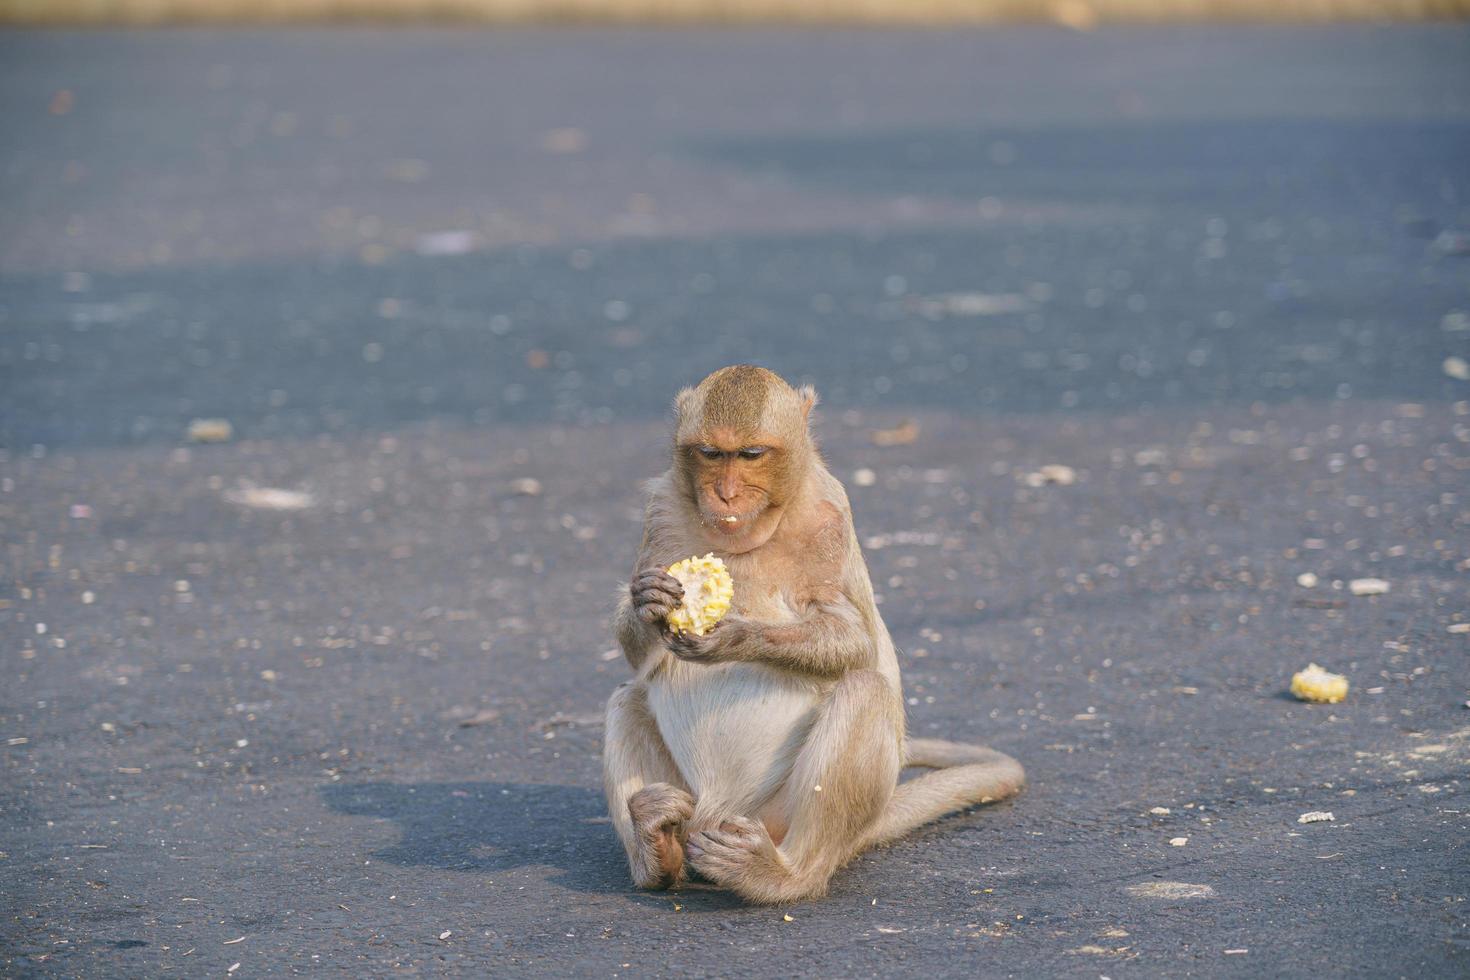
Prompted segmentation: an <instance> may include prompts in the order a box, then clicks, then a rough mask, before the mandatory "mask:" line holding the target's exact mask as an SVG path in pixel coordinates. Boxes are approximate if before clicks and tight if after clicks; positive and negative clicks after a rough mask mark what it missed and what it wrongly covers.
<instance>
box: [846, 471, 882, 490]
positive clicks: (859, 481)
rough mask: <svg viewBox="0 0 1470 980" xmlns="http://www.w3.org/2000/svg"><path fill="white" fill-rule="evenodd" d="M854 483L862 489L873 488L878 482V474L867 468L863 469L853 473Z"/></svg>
mask: <svg viewBox="0 0 1470 980" xmlns="http://www.w3.org/2000/svg"><path fill="white" fill-rule="evenodd" d="M852 482H853V483H854V484H856V485H857V486H860V487H871V486H872V485H873V484H875V483H877V482H878V474H877V473H874V472H873V471H872V470H870V469H868V468H867V467H863V468H862V469H860V470H854V471H853V474H852Z"/></svg>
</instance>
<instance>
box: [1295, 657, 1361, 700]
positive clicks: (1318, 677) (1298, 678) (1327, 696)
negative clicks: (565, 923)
mask: <svg viewBox="0 0 1470 980" xmlns="http://www.w3.org/2000/svg"><path fill="white" fill-rule="evenodd" d="M1347 692H1348V679H1347V678H1346V677H1344V676H1342V675H1341V674H1333V673H1331V672H1329V671H1326V670H1323V669H1322V668H1321V667H1318V666H1317V665H1316V664H1307V669H1306V670H1299V671H1297V672H1296V673H1295V674H1294V675H1292V678H1291V693H1292V694H1295V695H1296V696H1297V697H1298V698H1300V699H1301V700H1303V701H1317V702H1319V703H1321V704H1336V703H1337V702H1339V701H1341V700H1342V699H1343V698H1345V697H1347Z"/></svg>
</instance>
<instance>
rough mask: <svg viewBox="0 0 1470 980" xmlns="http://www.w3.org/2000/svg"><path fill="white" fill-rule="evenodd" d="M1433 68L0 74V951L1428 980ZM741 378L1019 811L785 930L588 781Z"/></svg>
mask: <svg viewBox="0 0 1470 980" xmlns="http://www.w3.org/2000/svg"><path fill="white" fill-rule="evenodd" d="M1467 48H1470V30H1467V29H1465V28H1463V27H1459V26H1443V25H1441V26H1430V27H1413V28H1343V29H1316V28H1314V29H1305V28H1290V29H1278V30H1264V29H1260V30H1258V29H1247V28H1230V29H1224V28H1215V29H1208V28H1191V29H1151V30H1142V29H1139V30H1109V31H1103V32H1099V33H1096V34H1085V35H1084V34H1074V33H1066V32H1062V31H1059V30H1004V31H990V32H931V33H902V32H832V31H792V32H772V33H762V32H732V33H721V32H702V31H592V30H565V31H549V32H540V31H528V30H523V31H503V32H467V31H458V32H453V31H417V30H415V31H397V32H386V31H366V30H342V31H307V32H293V33H270V32H240V33H231V34H223V33H219V34H216V33H200V32H191V31H166V32H152V33H150V32H124V33H107V32H90V33H76V34H50V33H32V32H24V33H11V34H7V35H3V36H0V108H3V111H4V116H5V119H6V120H7V123H6V125H5V126H4V127H0V202H3V207H0V270H3V271H0V447H3V450H0V453H3V455H0V545H3V550H0V572H3V577H0V637H3V647H0V649H3V655H4V657H5V665H6V668H7V675H8V677H9V680H8V682H7V683H6V684H5V685H3V687H0V691H3V693H0V740H3V744H0V758H3V760H4V776H3V779H0V854H3V856H0V894H3V896H4V907H3V919H0V972H3V973H5V974H7V975H61V976H113V975H118V976H141V975H149V976H151V975H179V976H195V975H223V974H225V973H226V972H227V971H229V970H231V969H232V968H233V970H234V972H233V973H230V974H229V975H231V976H234V977H241V976H250V975H257V974H267V973H286V972H308V971H313V972H315V971H323V972H326V973H328V974H350V975H380V974H387V973H407V974H434V975H439V974H452V975H484V974H490V975H548V976H569V975H570V976H631V975H637V976H643V975H654V976H664V975H670V976H672V975H679V976H787V975H793V974H797V973H802V974H810V975H818V976H833V977H838V976H841V977H847V976H894V975H909V974H923V975H932V976H945V977H948V976H975V975H980V976H1006V975H1014V976H1079V977H1096V976H1109V977H1127V976H1138V977H1143V976H1160V975H1168V976H1242V977H1245V976H1249V977H1256V976H1315V975H1357V976H1408V975H1416V976H1463V975H1465V974H1466V972H1467V971H1470V925H1467V915H1470V903H1467V896H1470V851H1467V847H1466V843H1465V841H1466V839H1467V824H1470V821H1467V812H1470V804H1467V803H1466V792H1467V789H1470V778H1467V764H1470V710H1467V709H1466V707H1465V702H1466V700H1467V698H1470V635H1466V634H1465V633H1464V632H1451V631H1450V629H1451V627H1452V626H1454V625H1457V624H1463V623H1465V622H1466V621H1467V620H1470V574H1467V573H1470V546H1467V542H1470V534H1467V524H1470V510H1467V503H1466V502H1467V489H1470V487H1467V470H1470V381H1467V380H1466V379H1465V378H1463V377H1457V375H1460V374H1464V373H1466V372H1467V371H1470V368H1467V369H1466V371H1462V370H1461V369H1460V367H1459V365H1458V363H1457V362H1456V361H1455V360H1453V359H1454V358H1460V359H1462V360H1470V255H1467V254H1464V253H1465V252H1466V251H1467V250H1470V240H1467V238H1466V237H1465V236H1466V235H1467V233H1470V168H1467V167H1466V161H1467V160H1470V61H1467V60H1466V59H1465V58H1464V57H1463V52H1464V51H1465V50H1467ZM739 360H755V361H758V362H760V363H764V364H766V365H768V366H770V367H773V368H776V369H777V370H780V371H782V372H783V373H785V374H786V375H787V376H789V377H791V378H792V379H793V380H795V379H798V378H799V379H802V380H808V381H811V382H813V383H815V384H817V385H818V387H819V388H820V389H821V390H822V391H823V393H824V396H825V402H824V406H823V409H822V419H821V432H822V436H823V442H824V446H825V450H826V453H827V455H828V457H829V460H830V461H831V463H832V465H833V467H834V470H835V471H836V472H837V473H838V474H839V475H840V476H843V477H844V478H845V479H848V480H849V486H850V488H851V493H852V496H853V501H854V507H855V511H856V516H857V521H858V527H859V533H860V536H861V537H862V538H863V539H864V540H865V541H866V542H867V551H868V560H869V564H870V566H871V568H872V571H873V576H874V580H875V583H877V585H878V588H879V591H880V593H881V594H882V599H883V607H882V608H883V611H884V615H885V617H886V618H887V620H888V622H889V625H890V627H891V628H892V630H893V632H894V634H895V638H896V640H897V641H898V643H899V645H900V646H901V647H902V649H903V660H902V663H903V667H904V670H905V678H906V684H907V694H908V695H909V702H910V709H909V717H910V727H911V728H912V730H913V731H915V732H916V733H919V734H941V735H946V736H949V737H954V738H962V739H967V740H975V741H986V742H989V743H991V744H994V745H996V746H997V747H999V748H1003V749H1004V750H1006V751H1008V752H1010V753H1012V754H1014V755H1015V756H1017V757H1018V758H1020V759H1021V760H1022V761H1023V762H1024V763H1025V764H1026V765H1027V767H1028V770H1029V772H1030V776H1031V780H1032V785H1031V787H1030V788H1029V789H1028V791H1027V792H1026V794H1025V795H1023V796H1022V797H1020V798H1019V799H1017V800H1016V801H1014V802H1013V803H1008V804H1005V805H1002V806H998V807H992V808H982V809H980V810H977V811H975V812H973V813H970V814H965V815H961V816H958V817H956V818H953V819H951V820H948V821H946V822H945V823H943V824H940V825H936V826H935V827H933V828H930V829H928V830H925V831H923V832H921V833H919V834H917V835H915V836H914V837H913V838H912V839H910V840H908V841H905V842H903V843H900V844H898V845H895V846H893V847H891V848H888V849H886V850H884V851H881V852H876V853H873V854H870V855H867V856H865V857H863V858H862V859H860V860H859V861H858V862H856V863H855V864H854V865H853V866H851V867H850V868H849V869H847V870H846V871H844V872H843V873H842V874H841V875H840V876H839V878H838V879H837V881H836V883H835V887H834V889H833V893H832V895H831V897H829V898H827V899H825V900H823V901H819V902H812V903H806V904H802V905H799V906H796V907H793V908H790V909H785V910H770V909H755V908H746V907H742V906H740V905H739V904H738V903H736V902H735V901H733V900H732V899H731V898H730V897H729V896H727V895H725V894H722V893H719V892H716V891H712V890H708V889H706V888H703V887H700V886H691V887H689V888H687V889H685V890H683V891H681V892H679V893H674V894H664V895H648V894H640V893H637V892H634V891H632V890H631V889H630V888H629V887H628V883H627V880H626V872H625V870H624V868H623V867H622V861H621V858H620V854H619V851H618V848H617V846H616V844H615V842H614V840H613V837H612V834H611V830H610V828H609V827H608V825H607V823H606V818H605V814H604V812H603V805H602V802H601V798H600V793H599V789H598V781H599V780H598V772H599V764H598V759H597V751H598V741H599V738H600V730H599V727H598V723H597V715H598V712H599V711H600V707H601V704H602V702H603V700H604V698H605V697H606V694H607V692H608V691H609V690H610V689H611V687H612V686H613V685H614V684H615V683H617V682H618V681H619V680H620V679H621V678H622V677H623V676H624V668H623V667H622V665H621V664H620V663H619V662H618V661H617V659H616V658H615V657H613V656H612V655H611V653H610V650H611V647H612V642H611V639H610V637H609V635H608V632H607V629H606V627H605V623H604V619H605V616H606V614H607V612H608V611H610V609H611V605H612V601H613V597H614V595H615V592H616V590H617V589H618V588H619V586H620V584H621V582H622V581H623V580H624V578H625V576H626V573H627V571H628V570H629V569H628V565H629V562H630V561H631V556H632V551H633V547H634V545H635V543H636V539H637V533H638V525H637V518H638V512H639V497H638V483H639V481H640V480H641V479H642V478H644V477H646V476H649V475H652V474H653V473H655V472H657V470H658V469H659V468H660V467H661V466H662V465H663V462H664V453H665V440H666V438H667V436H666V433H665V431H664V424H665V417H664V416H665V412H666V406H667V404H668V401H669V399H670V397H671V396H672V394H673V392H674V390H675V389H676V388H677V386H679V385H680V384H683V383H688V382H690V381H693V380H695V379H697V378H698V377H700V376H701V375H702V374H703V373H704V372H706V371H707V370H709V369H711V368H713V367H716V366H718V365H720V364H724V363H729V362H733V361H739ZM200 417H221V418H225V419H228V420H229V421H230V422H231V424H232V425H233V428H234V436H233V438H232V439H231V440H230V441H229V442H227V443H225V444H220V445H197V444H189V443H188V442H187V441H186V439H185V432H186V429H187V427H188V425H189V422H190V420H191V419H194V418H200ZM906 422H913V423H916V425H917V436H916V438H914V439H913V441H911V442H908V443H905V444H901V445H896V446H879V445H876V444H875V443H874V440H873V438H872V435H871V433H872V431H873V430H875V429H892V428H895V427H898V426H900V425H901V424H903V423H906ZM1047 464H1062V465H1065V466H1069V467H1071V468H1072V469H1073V470H1074V471H1075V474H1076V477H1077V479H1076V482H1075V483H1073V484H1071V485H1059V484H1044V485H1033V484H1035V483H1036V482H1037V481H1036V480H1035V479H1034V478H1033V474H1035V473H1037V472H1038V471H1039V469H1040V467H1042V466H1044V465H1047ZM864 469H865V470H870V471H871V472H872V475H873V483H872V485H871V486H861V487H860V486H857V485H856V483H855V482H854V481H853V480H852V477H853V474H855V473H856V472H857V471H859V470H864ZM527 480H534V481H535V486H528V485H527V484H526V483H525V481H527ZM528 490H532V491H534V492H527V491H528ZM1306 573H1311V574H1312V575H1314V576H1316V577H1317V579H1318V582H1317V584H1316V585H1315V586H1312V587H1307V586H1304V585H1302V584H1299V576H1302V575H1304V574H1306ZM1370 576H1371V577H1376V578H1381V579H1384V580H1387V581H1388V582H1389V583H1390V591H1389V592H1388V593H1387V594H1385V595H1380V596H1354V595H1352V594H1351V592H1350V590H1349V588H1348V587H1347V583H1348V582H1350V581H1351V580H1353V579H1355V578H1362V577H1370ZM569 596H570V597H571V598H572V599H573V601H572V602H570V603H568V601H567V599H568V597H569ZM568 610H571V611H570V612H569V611H568ZM1309 661H1316V662H1318V663H1321V664H1324V665H1326V666H1329V667H1330V668H1332V669H1335V670H1338V671H1341V672H1343V673H1346V674H1347V675H1348V676H1349V677H1350V679H1351V682H1352V685H1353V690H1352V693H1351V695H1350V696H1349V698H1348V700H1347V701H1346V702H1344V703H1342V704H1339V705H1335V706H1309V705H1303V704H1300V703H1298V702H1296V701H1294V700H1292V699H1291V698H1290V697H1289V696H1287V695H1286V694H1285V688H1286V683H1287V681H1288V679H1289V677H1290V675H1291V673H1292V672H1293V671H1295V670H1297V669H1299V668H1301V667H1303V666H1305V665H1306V664H1307V662H1309ZM1159 808H1166V809H1167V810H1168V812H1167V813H1163V812H1159ZM1308 811H1331V812H1332V813H1333V814H1334V816H1335V819H1334V820H1333V821H1331V822H1319V823H1310V824H1300V823H1298V818H1299V816H1300V815H1301V814H1303V813H1306V812H1308ZM1171 841H1182V843H1178V844H1175V843H1171ZM1186 886H1187V887H1186ZM787 916H789V917H790V918H789V920H788V919H787V918H786V917H787ZM236 964H238V966H235V965H236Z"/></svg>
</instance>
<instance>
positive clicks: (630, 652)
mask: <svg viewBox="0 0 1470 980" xmlns="http://www.w3.org/2000/svg"><path fill="white" fill-rule="evenodd" d="M613 630H614V632H616V634H617V637H618V646H620V647H622V648H623V656H625V657H627V658H628V666H630V667H632V668H633V670H635V671H636V670H638V668H640V667H642V666H643V661H645V660H647V659H648V655H649V653H651V652H652V651H653V649H654V647H656V646H657V645H658V644H660V643H661V642H663V641H662V638H661V637H660V636H659V630H658V627H657V626H656V625H651V624H649V623H645V622H643V620H642V619H640V618H639V616H638V610H637V607H635V606H634V604H633V597H632V596H631V595H624V596H623V598H622V601H621V602H619V603H618V611H617V612H616V613H614V614H613Z"/></svg>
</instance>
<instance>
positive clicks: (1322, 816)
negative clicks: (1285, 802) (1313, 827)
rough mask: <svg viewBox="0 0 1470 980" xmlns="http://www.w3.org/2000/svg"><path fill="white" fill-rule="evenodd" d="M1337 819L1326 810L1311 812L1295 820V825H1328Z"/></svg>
mask: <svg viewBox="0 0 1470 980" xmlns="http://www.w3.org/2000/svg"><path fill="white" fill-rule="evenodd" d="M1336 819H1337V818H1336V817H1334V816H1333V815H1332V814H1331V813H1330V812H1328V811H1327V810H1311V811H1309V812H1307V813H1303V814H1302V815H1301V816H1299V817H1297V818H1296V822H1297V823H1329V822H1331V821H1333V820H1336Z"/></svg>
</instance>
